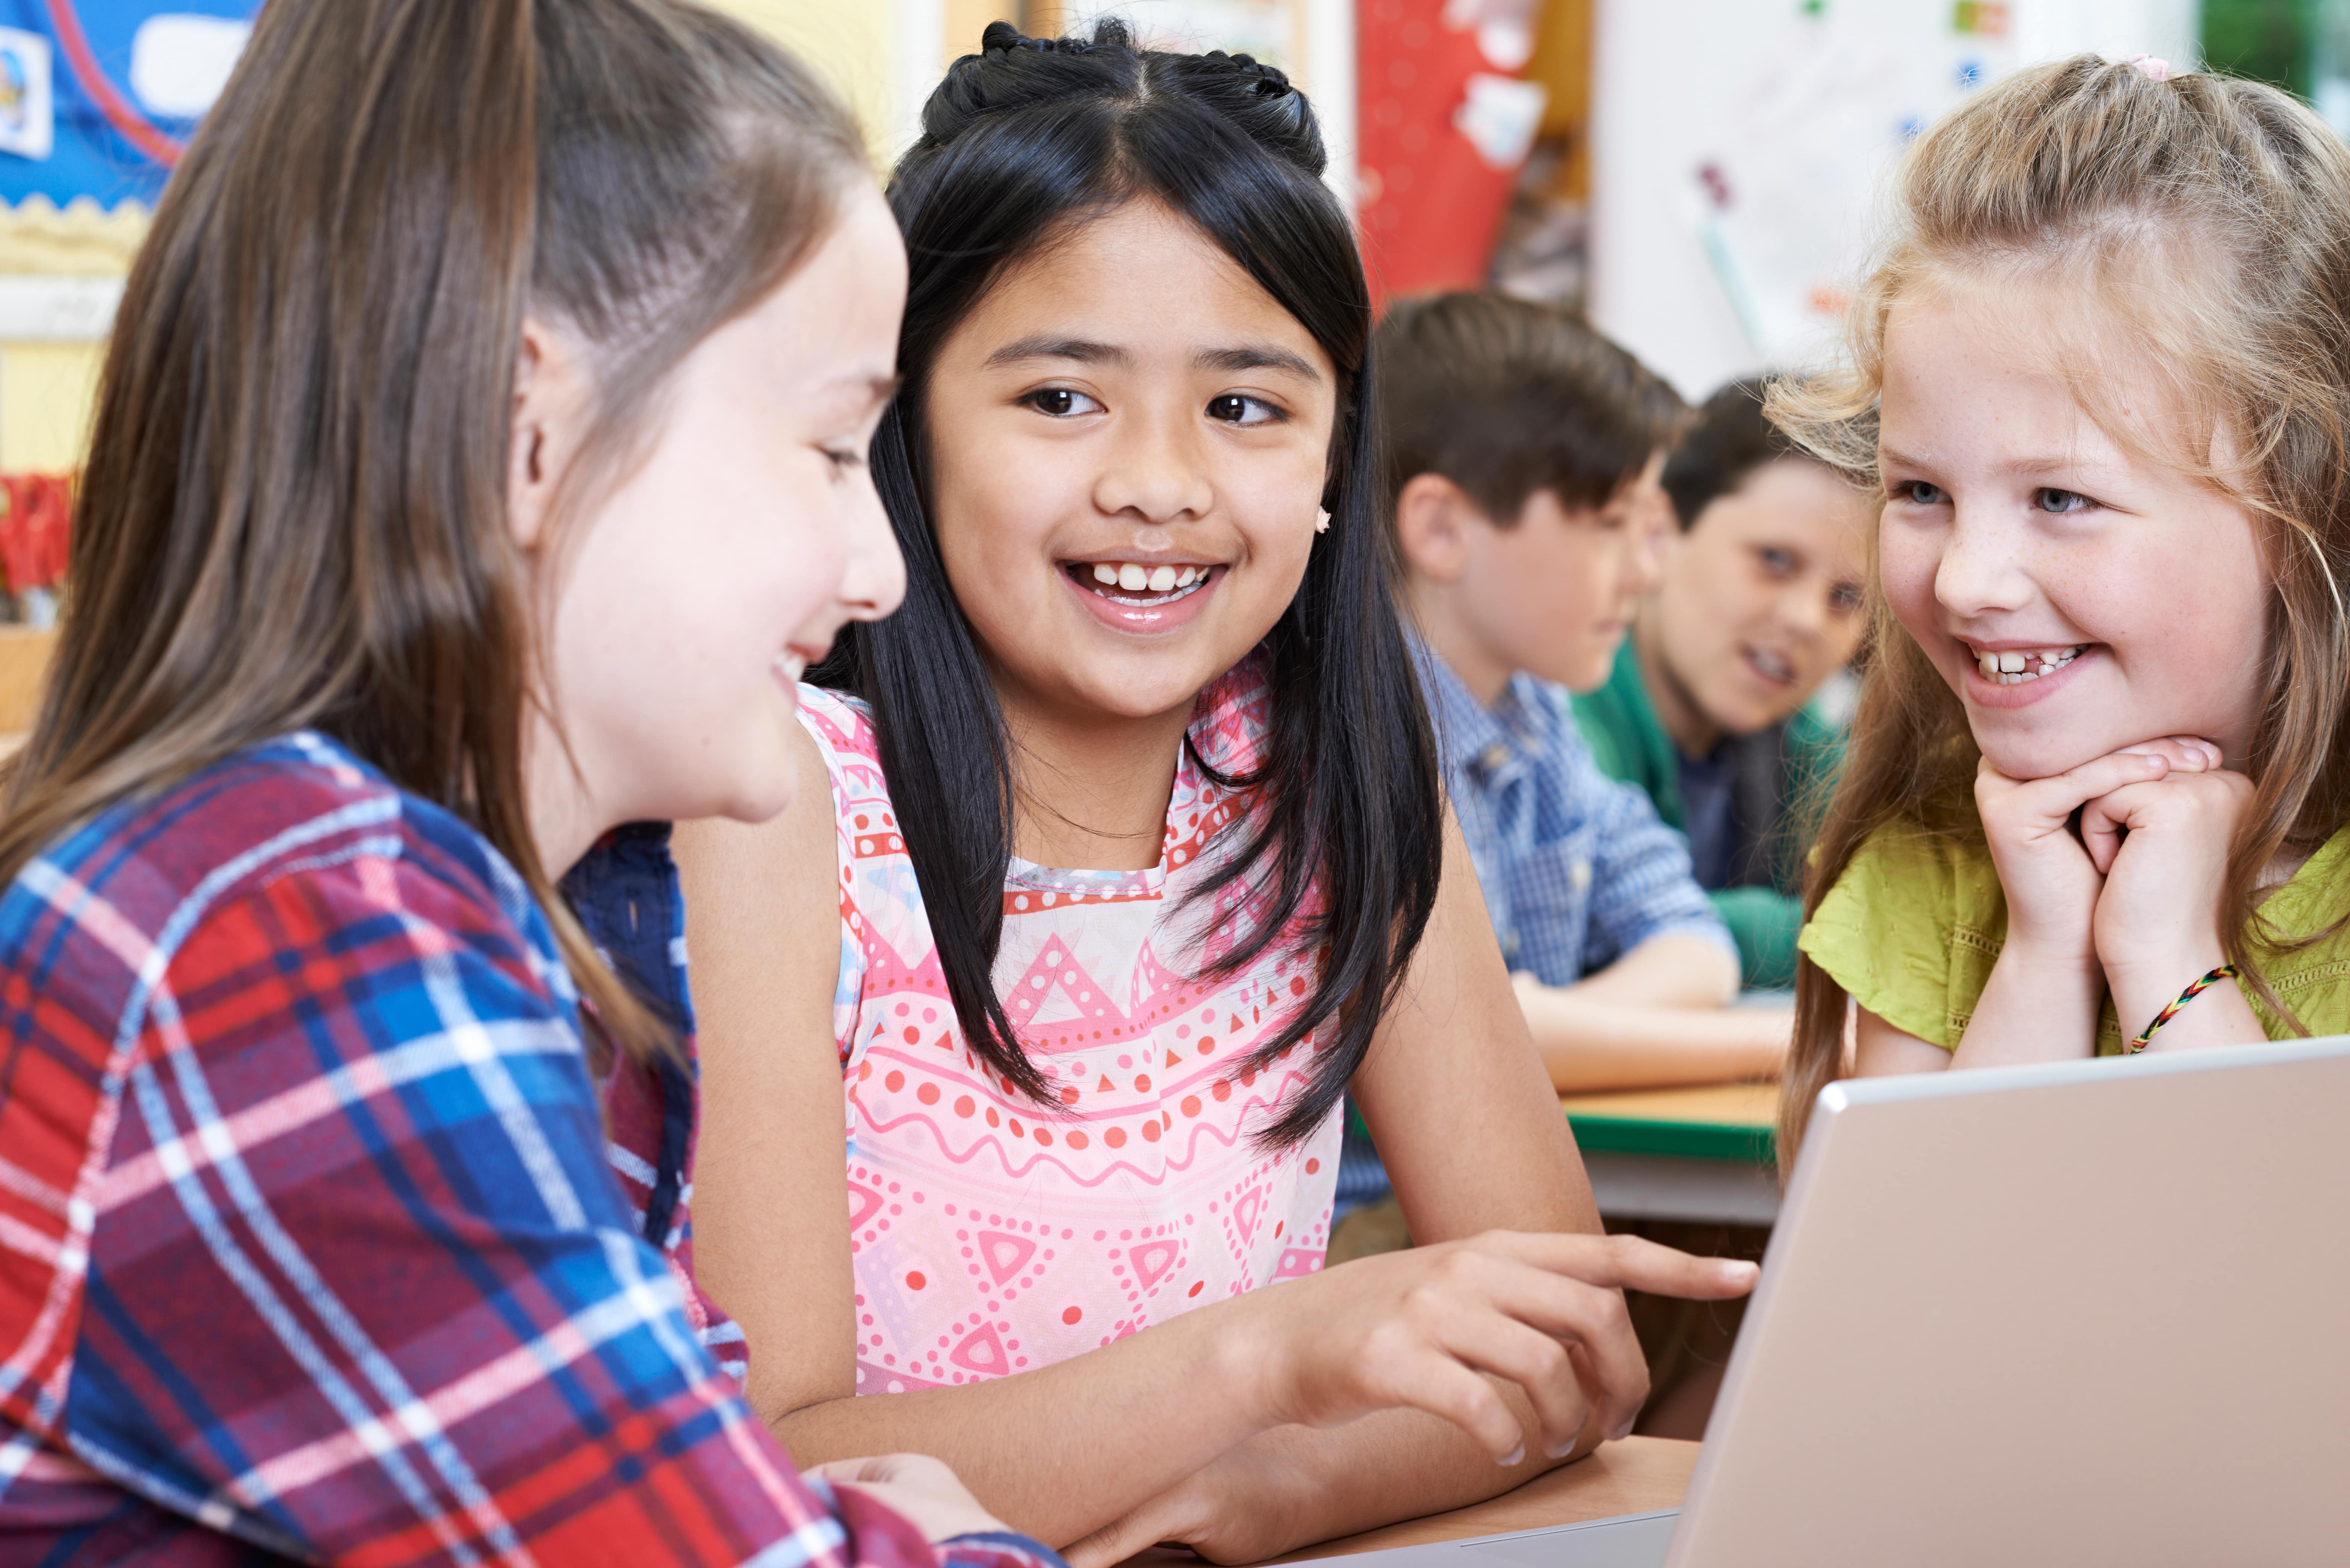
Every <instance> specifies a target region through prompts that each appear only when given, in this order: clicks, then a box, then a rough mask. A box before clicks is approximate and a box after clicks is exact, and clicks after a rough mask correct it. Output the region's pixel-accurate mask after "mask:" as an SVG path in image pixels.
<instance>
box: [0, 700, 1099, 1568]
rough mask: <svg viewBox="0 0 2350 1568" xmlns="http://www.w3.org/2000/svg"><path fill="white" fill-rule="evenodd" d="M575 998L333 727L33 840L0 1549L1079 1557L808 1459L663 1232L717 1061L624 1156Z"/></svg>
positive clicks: (1, 1163) (0, 1228)
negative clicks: (895, 1501) (623, 1178)
mask: <svg viewBox="0 0 2350 1568" xmlns="http://www.w3.org/2000/svg"><path fill="white" fill-rule="evenodd" d="M609 847H611V846H607V848H609ZM672 895H673V890H672ZM673 908H674V898H673V896H672V897H671V899H670V901H669V903H668V904H665V905H663V906H662V912H663V917H664V918H668V916H669V915H670V913H671V912H672V911H673ZM637 912H638V911H636V910H635V909H631V911H630V913H631V914H632V915H634V914H635V913H637ZM672 934H673V933H672ZM0 1031H4V1032H5V1033H0V1562H5V1563H8V1564H12V1565H13V1564H17V1563H126V1562H133V1561H135V1562H138V1563H151V1564H168V1565H171V1568H182V1565H189V1564H198V1563H202V1564H215V1563H244V1562H256V1561H269V1560H272V1559H273V1558H276V1557H292V1558H301V1559H307V1560H311V1561H317V1562H334V1563H354V1564H369V1565H375V1564H381V1565H384V1568H392V1565H397V1564H405V1563H536V1564H540V1565H542V1568H554V1565H556V1564H569V1563H628V1564H632V1565H635V1568H661V1565H668V1564H684V1563H692V1564H705V1563H741V1562H747V1561H755V1562H757V1563H762V1564H775V1565H776V1568H795V1565H797V1564H809V1565H811V1568H851V1565H858V1568H863V1565H870V1568H931V1564H933V1563H939V1562H941V1561H944V1562H947V1563H956V1564H959V1565H962V1568H1040V1565H1045V1568H1049V1565H1052V1564H1055V1563H1057V1561H1058V1560H1057V1559H1056V1558H1055V1557H1054V1555H1053V1554H1052V1553H1051V1552H1048V1551H1046V1550H1045V1548H1043V1547H1041V1546H1038V1545H1037V1544H1036V1543H1035V1542H1030V1541H1026V1540H1024V1539H1023V1538H1020V1537H1017V1536H984V1537H968V1538H965V1539H963V1540H961V1541H958V1542H952V1543H951V1544H950V1545H948V1546H946V1547H943V1548H940V1549H937V1550H936V1551H933V1549H932V1548H931V1547H930V1546H929V1545H928V1544H926V1543H925V1542H923V1541H922V1539H921V1538H920V1535H919V1534H918V1533H917V1532H915V1531H914V1530H913V1529H912V1528H911V1527H910V1526H909V1525H908V1524H907V1523H906V1522H905V1521H902V1520H900V1519H899V1518H898V1517H897V1516H896V1515H894V1514H892V1513H890V1512H889V1511H887V1510H885V1509H883V1508H881V1507H879V1505H878V1504H875V1503H873V1502H872V1501H869V1500H868V1499H864V1498H861V1497H858V1496H857V1495H855V1494H854V1493H851V1492H848V1491H842V1492H839V1493H837V1494H836V1493H834V1492H833V1491H832V1490H830V1489H828V1488H826V1487H824V1486H823V1485H822V1483H820V1482H808V1481H804V1480H802V1479H801V1478H800V1477H799V1476H798V1475H797V1474H796V1473H795V1471H794V1469H793V1467H792V1465H791V1462H790V1460H789V1459H788V1458H787V1457H786V1456H785V1453H784V1452H783V1450H782V1449H781V1448H780V1447H778V1446H777V1444H776V1443H775V1439H774V1438H772V1437H771V1436H770V1435H769V1434H768V1433H767V1431H766V1430H765V1429H764V1427H762V1426H761V1424H760V1423H759V1421H758V1420H757V1418H756V1417H754V1416H753V1415H752V1413H751V1412H750V1410H749V1409H748V1407H746V1406H745V1405H744V1404H743V1399H742V1397H741V1393H740V1389H739V1387H738V1386H737V1384H736V1383H735V1382H734V1380H733V1377H732V1376H729V1375H728V1374H727V1373H726V1372H725V1371H724V1370H723V1369H722V1368H721V1367H720V1366H719V1365H718V1364H717V1362H716V1361H714V1360H713V1359H712V1354H711V1348H710V1345H705V1343H704V1341H705V1339H707V1340H709V1341H710V1342H711V1343H712V1344H715V1345H727V1344H730V1343H731V1344H733V1345H734V1347H735V1348H734V1350H733V1354H734V1355H740V1341H739V1335H731V1336H730V1332H729V1327H728V1325H726V1324H724V1320H723V1318H722V1317H718V1316H716V1315H715V1314H713V1313H712V1310H711V1309H710V1308H709V1307H708V1305H707V1303H702V1302H701V1301H699V1299H698V1297H695V1296H693V1295H692V1294H691V1293H690V1287H689V1286H688V1285H687V1284H685V1283H683V1282H681V1276H682V1271H681V1270H680V1269H678V1268H675V1267H673V1266H672V1263H671V1260H670V1258H669V1257H667V1256H665V1252H674V1251H677V1250H678V1249H679V1248H681V1246H682V1244H683V1243H684V1241H685V1237H686V1230H687V1227H686V1225H685V1223H684V1211H683V1199H684V1197H685V1195H686V1192H687V1190H688V1184H687V1182H686V1180H685V1172H686V1171H687V1170H688V1169H690V1158H691V1075H690V1074H672V1075H671V1077H670V1079H669V1080H667V1081H666V1083H664V1080H663V1079H661V1078H660V1075H658V1074H641V1073H640V1075H639V1077H638V1078H637V1079H635V1080H634V1081H629V1071H628V1070H624V1071H623V1073H622V1074H621V1075H620V1078H619V1080H616V1083H615V1085H614V1086H613V1106H612V1108H613V1111H614V1114H615V1127H616V1142H617V1143H618V1144H619V1145H621V1146H622V1147H614V1148H609V1149H608V1147H607V1143H606V1139H605V1136H604V1128H603V1122H602V1116H603V1110H602V1106H600V1105H599V1101H598V1093H597V1088H596V1085H593V1084H592V1083H591V1082H590V1079H589V1076H588V1074H587V1066H586V1064H585V1060H584V1056H583V1052H582V1047H581V1041H580V1035H579V1031H578V1027H577V1000H576V996H575V993H574V992H573V990H572V986H571V983H570V980H569V978H568V976H567V973H566V971H565V970H564V967H563V964H562V961H561V960H560V958H559V956H558V954H557V950H556V946H555V943H554V940H553V938H552V935H551V933H550V931H549V929H548V926H547V924H546V919H545V917H544V915H543V914H542V912H541V911H540V910H539V909H538V908H537V907H536V905H535V904H534V903H533V902H532V900H531V898H529V896H528V894H527V892H526V890H525V888H524V886H523V884H522V883H521V881H520V879H519V878H518V877H516V876H515V874H514V872H513V870H512V868H511V867H508V866H507V865H506V864H505V863H504V861H503V860H502V859H501V858H500V857H498V856H497V855H496V854H495V852H494V851H493V850H492V849H491V848H490V847H489V846H488V845H487V844H486V843H485V842H484V840H483V839H482V838H481V837H480V836H478V835H476V834H475V833H473V831H472V830H471V829H470V828H468V827H467V826H464V825H463V823H462V822H460V821H458V820H457V819H456V818H454V817H453V816H452V815H449V814H448V813H446V812H443V811H442V810H440V809H438V808H436V807H434V806H432V805H429V804H426V803H424V802H422V801H420V800H418V799H416V798H414V797H413V796H409V795H404V794H400V792H399V791H398V790H396V789H394V788H393V787H391V786H390V784H387V783H386V782H385V781H384V780H383V779H382V778H381V777H380V775H379V774H375V773H374V772H373V771H372V770H370V769H369V768H368V767H367V766H366V765H365V764H363V763H359V761H357V760H356V759H355V758H353V757H352V756H351V755H350V754H349V753H347V752H345V751H343V750H341V749H340V748H338V746H336V745H334V744H333V743H332V742H328V741H326V740H323V739H321V738H319V737H317V736H315V735H307V734H306V735H296V736H291V737H288V738H286V739H285V740H282V741H280V742H275V743H272V744H269V745H265V746H261V747H257V748H255V749H253V750H250V751H247V752H244V753H240V754H239V755H237V756H235V757H233V758H230V759H229V760H227V761H226V762H224V763H220V764H218V765H216V766H214V767H212V768H209V769H206V770H205V771H204V772H203V773H201V774H198V775H196V776H195V777H193V778H192V779H190V780H188V781H186V782H185V783H183V784H180V785H178V786H176V787H174V788H172V789H171V790H170V791H169V792H168V793H166V794H162V795H161V797H160V798H151V799H148V800H145V801H140V802H135V803H131V804H129V805H123V806H120V807H118V808H117V809H115V810H112V811H109V812H108V813H106V814H104V815H101V816H99V818H97V819H96V820H95V821H93V822H91V823H90V824H89V825H88V826H85V827H83V828H81V829H80V830H78V831H77V832H75V833H73V834H71V835H69V836H67V837H66V838H65V839H64V840H63V841H62V842H60V843H58V844H57V845H55V846H52V847H51V848H50V849H49V850H48V852H47V853H46V854H44V855H43V856H41V857H39V858H37V859H36V860H34V861H33V862H31V863H30V864H29V865H28V866H27V867H26V868H25V870H24V872H23V873H22V874H21V875H20V876H19V877H17V878H16V881H15V883H14V884H13V885H11V886H10V887H9V888H6V890H5V893H0ZM680 1091H682V1092H680ZM681 1107H682V1110H681ZM623 1124H631V1125H638V1126H640V1127H642V1128H644V1129H646V1136H645V1137H644V1138H642V1139H632V1138H630V1137H622V1136H619V1130H618V1129H619V1128H620V1127H622V1126H623ZM635 1143H641V1144H642V1145H643V1147H629V1146H631V1145H632V1144H635ZM632 1161H633V1162H634V1164H633V1165H632V1164H631V1162H632ZM614 1164H618V1165H619V1166H620V1167H621V1168H622V1170H623V1173H624V1174H632V1175H633V1176H635V1177H636V1178H639V1179H637V1180H634V1181H632V1182H630V1183H629V1184H628V1190H624V1184H623V1183H622V1182H619V1181H616V1180H615V1179H614V1177H613V1170H612V1166H613V1165H614ZM632 1209H633V1210H634V1211H633V1212H632ZM649 1228H650V1229H651V1230H652V1231H653V1232H654V1234H655V1235H656V1237H657V1239H658V1241H660V1245H655V1244H654V1243H652V1242H649V1241H647V1240H646V1239H645V1236H646V1231H647V1230H648V1229H649Z"/></svg>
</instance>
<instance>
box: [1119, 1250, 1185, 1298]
mask: <svg viewBox="0 0 2350 1568" xmlns="http://www.w3.org/2000/svg"><path fill="white" fill-rule="evenodd" d="M1126 1256H1127V1260H1128V1262H1131V1263H1132V1264H1133V1265H1134V1278H1135V1281H1136V1282H1137V1283H1139V1285H1141V1287H1142V1288H1143V1289H1144V1290H1146V1291H1147V1290H1149V1289H1150V1288H1151V1287H1152V1286H1154V1285H1156V1284H1157V1283H1158V1282H1159V1281H1161V1280H1163V1279H1165V1278H1166V1277H1167V1271H1168V1270H1170V1269H1171V1268H1173V1267H1174V1266H1175V1260H1176V1259H1177V1258H1178V1257H1179V1256H1180V1249H1179V1248H1178V1247H1177V1246H1176V1245H1175V1243H1174V1242H1172V1241H1150V1242H1147V1243H1145V1244H1144V1245H1142V1246H1139V1247H1137V1248H1135V1249H1134V1251H1130V1252H1128V1254H1127V1255H1126Z"/></svg>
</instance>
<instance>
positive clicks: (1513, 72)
mask: <svg viewBox="0 0 2350 1568" xmlns="http://www.w3.org/2000/svg"><path fill="white" fill-rule="evenodd" d="M1541 9H1542V5H1541V0H1362V4H1361V5H1360V7H1359V9H1358V11H1357V17H1358V26H1359V31H1358V34H1357V82H1356V97H1357V105H1358V109H1357V114H1358V120H1357V135H1358V138H1359V140H1358V141H1357V154H1356V156H1357V165H1358V171H1357V176H1356V200H1357V209H1356V210H1357V213H1359V214H1360V217H1361V222H1362V234H1363V250H1364V260H1365V262H1366V263H1367V265H1368V266H1369V268H1370V272H1371V286H1372V290H1373V292H1374V294H1375V295H1377V296H1381V297H1385V296H1390V295H1399V294H1417V293H1420V292H1423V291H1425V290H1428V289H1435V288H1474V287H1476V286H1479V285H1480V284H1482V283H1483V282H1484V281H1485V279H1486V271H1487V265H1488V263H1489V262H1490V261H1491V259H1492V253H1493V236H1494V232H1495V230H1496V229H1497V228H1498V227H1499V226H1500V224H1501V222H1502V215H1503V211H1504V210H1505V209H1506V208H1507V207H1508V205H1509V202H1510V192H1511V190H1512V187H1513V184H1514V183H1515V182H1516V178H1517V173H1518V168H1519V166H1520V165H1521V164H1523V162H1524V161H1525V160H1526V154H1527V153H1528V152H1529V151H1532V150H1533V147H1534V138H1535V135H1536V133H1537V132H1538V131H1539V130H1541V127H1542V121H1543V109H1544V105H1545V103H1546V101H1547V94H1546V93H1545V92H1544V88H1543V87H1542V86H1541V85H1540V84H1539V83H1536V82H1530V81H1527V80H1525V79H1523V77H1522V76H1521V74H1520V73H1521V72H1522V71H1523V69H1524V67H1525V65H1526V62H1527V61H1528V60H1529V59H1530V58H1532V57H1533V55H1534V32H1535V26H1536V24H1537V22H1538V21H1539V19H1540V14H1541Z"/></svg>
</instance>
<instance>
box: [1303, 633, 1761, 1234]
mask: <svg viewBox="0 0 2350 1568" xmlns="http://www.w3.org/2000/svg"><path fill="white" fill-rule="evenodd" d="M1413 652H1414V654H1415V656H1416V657H1417V659H1418V662H1419V679H1420V689H1421V690H1422V691H1424V692H1425V693H1426V694H1427V697H1428V705H1429V710H1430V715H1431V717H1433V719H1434V720H1435V722H1436V743H1437V747H1438V750H1439V751H1440V753H1441V754H1442V756H1443V759H1444V782H1445V789H1446V792H1447V793H1448V794H1450V795H1451V804H1452V812H1453V815H1454V816H1456V817H1457V818H1459V820H1460V823H1461V837H1462V838H1464V839H1466V840H1467V841H1468V844H1469V858H1470V860H1471V863H1472V864H1473V865H1474V866H1475V867H1476V868H1477V883H1478V886H1479V887H1480V888H1482V889H1483V890H1484V894H1485V909H1486V912H1487V913H1488V914H1490V915H1491V916H1492V920H1493V935H1494V937H1495V939H1496V940H1499V941H1500V943H1501V944H1502V958H1503V961H1505V962H1506V963H1507V964H1508V965H1509V967H1510V970H1511V972H1513V973H1516V972H1518V971H1524V972H1526V973H1529V974H1532V975H1533V976H1534V978H1535V979H1536V980H1539V981H1542V982H1543V983H1544V985H1571V984H1573V983H1574V982H1575V981H1578V980H1581V979H1582V978H1583V977H1584V976H1585V975H1587V974H1591V973H1593V972H1595V971H1599V970H1603V969H1606V968H1607V966H1608V965H1609V964H1612V963H1614V962H1615V961H1617V959H1619V958H1622V957H1623V956H1624V955H1625V954H1626V953H1628V952H1630V951H1631V950H1633V949H1634V948H1637V947H1638V946H1639V945H1640V944H1641V943H1643V942H1646V941H1650V940H1654V939H1656V938H1658V937H1662V936H1670V935H1676V934H1679V935H1686V936H1693V937H1699V938H1701V939H1703V940H1707V941H1712V942H1719V943H1720V944H1721V947H1722V950H1724V951H1726V952H1728V953H1730V954H1731V956H1732V957H1733V958H1734V957H1735V956H1736V954H1737V951H1738V949H1737V946H1736V944H1735V943H1733V942H1732V940H1731V935H1730V929H1729V928H1728V927H1726V926H1724V925H1723V924H1722V923H1721V918H1720V917H1719V916H1717V915H1716V914H1715V913H1714V912H1713V906H1712V904H1711V903H1710V902H1709V901H1708V900H1707V898H1706V896H1705V889H1704V888H1700V887H1699V886H1698V885H1697V879H1696V877H1694V876H1693V875H1692V874H1691V872H1690V856H1689V842H1688V840H1686V839H1684V838H1683V837H1682V836H1680V835H1679V833H1677V832H1675V831H1674V830H1673V829H1672V828H1670V827H1668V826H1665V825H1664V823H1662V822H1660V821H1659V820H1658V818H1657V810H1656V807H1655V806H1654V805H1651V804H1649V801H1648V795H1647V794H1644V793H1643V792H1642V791H1641V790H1640V789H1639V788H1638V786H1636V785H1633V784H1619V783H1617V781H1616V780H1614V779H1611V778H1609V777H1608V776H1607V774H1603V773H1601V772H1600V771H1599V766H1598V764H1597V763H1595V762H1594V761H1593V760H1592V757H1591V748H1590V747H1589V746H1588V745H1587V744H1586V743H1585V742H1584V739H1583V735H1582V732H1580V731H1578V730H1577V729H1576V728H1575V717H1574V714H1573V712H1572V711H1570V708H1569V706H1568V704H1569V701H1570V700H1569V696H1568V693H1567V690H1566V688H1565V687H1564V686H1557V685H1554V684H1552V683H1551V682H1549V681H1546V680H1536V679H1534V677H1533V676H1531V675H1528V674H1526V673H1525V672H1524V671H1523V670H1521V671H1519V672H1518V673H1517V674H1515V675H1513V676H1512V677H1510V683H1509V685H1507V686H1506V687H1504V688H1503V691H1502V695H1501V698H1500V700H1499V701H1496V702H1495V703H1494V704H1493V705H1492V707H1491V708H1488V707H1486V706H1485V705H1484V704H1483V703H1482V702H1480V701H1477V699H1476V698H1475V697H1474V696H1473V695H1472V694H1471V692H1470V691H1469V689H1468V688H1467V687H1466V686H1464V685H1462V684H1461V678H1460V677H1459V676H1457V675H1455V674H1453V673H1452V670H1451V668H1450V667H1449V666H1448V665H1446V664H1445V662H1444V661H1443V660H1442V659H1440V658H1438V657H1437V656H1436V655H1435V654H1434V653H1432V652H1430V650H1429V649H1426V648H1425V647H1420V646H1418V645H1415V647H1414V649H1413ZM1387 1194H1388V1180H1387V1173H1386V1171H1384V1170H1383V1169H1381V1168H1379V1165H1378V1155H1377V1154H1376V1153H1375V1152H1373V1150H1372V1148H1371V1144H1370V1139H1369V1137H1367V1135H1366V1134H1365V1132H1364V1130H1363V1127H1362V1124H1361V1122H1360V1121H1359V1120H1357V1119H1356V1118H1354V1117H1352V1116H1349V1118H1348V1120H1347V1142H1346V1147H1345V1154H1344V1158H1343V1160H1342V1162H1341V1164H1340V1166H1339V1168H1338V1199H1337V1211H1338V1212H1339V1213H1340V1214H1344V1213H1346V1212H1347V1210H1352V1209H1356V1208H1359V1207H1360V1206H1361V1205H1363V1204H1365V1203H1371V1202H1376V1201H1378V1199H1381V1198H1384V1197H1386V1196H1387Z"/></svg>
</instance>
